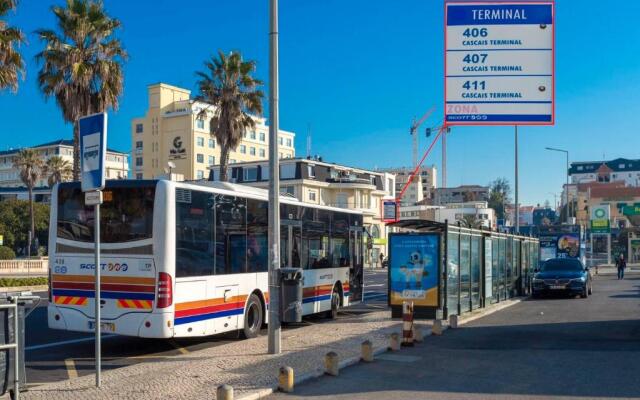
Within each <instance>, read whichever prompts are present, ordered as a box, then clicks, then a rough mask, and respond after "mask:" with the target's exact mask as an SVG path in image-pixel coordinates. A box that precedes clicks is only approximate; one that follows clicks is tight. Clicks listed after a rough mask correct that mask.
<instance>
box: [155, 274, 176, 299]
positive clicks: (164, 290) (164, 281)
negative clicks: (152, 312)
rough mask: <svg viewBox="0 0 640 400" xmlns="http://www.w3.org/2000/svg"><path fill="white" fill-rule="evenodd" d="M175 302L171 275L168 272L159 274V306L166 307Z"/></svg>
mask: <svg viewBox="0 0 640 400" xmlns="http://www.w3.org/2000/svg"><path fill="white" fill-rule="evenodd" d="M171 304H173V287H172V285H171V275H169V274H167V273H166V272H160V273H159V274H158V303H157V308H166V307H169V306H170V305H171Z"/></svg>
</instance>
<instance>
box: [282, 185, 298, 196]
mask: <svg viewBox="0 0 640 400" xmlns="http://www.w3.org/2000/svg"><path fill="white" fill-rule="evenodd" d="M280 193H285V194H290V195H291V196H295V188H294V187H293V186H280Z"/></svg>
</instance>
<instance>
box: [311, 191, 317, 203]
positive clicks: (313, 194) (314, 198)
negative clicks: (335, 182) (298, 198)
mask: <svg viewBox="0 0 640 400" xmlns="http://www.w3.org/2000/svg"><path fill="white" fill-rule="evenodd" d="M317 195H318V194H317V193H316V191H315V190H309V201H313V202H315V201H317V200H316V198H317Z"/></svg>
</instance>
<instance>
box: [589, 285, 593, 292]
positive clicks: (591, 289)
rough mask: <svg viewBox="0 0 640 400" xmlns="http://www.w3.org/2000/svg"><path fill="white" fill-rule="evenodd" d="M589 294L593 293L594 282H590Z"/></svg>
mask: <svg viewBox="0 0 640 400" xmlns="http://www.w3.org/2000/svg"><path fill="white" fill-rule="evenodd" d="M589 294H593V283H590V284H589Z"/></svg>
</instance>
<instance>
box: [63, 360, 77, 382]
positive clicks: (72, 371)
mask: <svg viewBox="0 0 640 400" xmlns="http://www.w3.org/2000/svg"><path fill="white" fill-rule="evenodd" d="M64 365H65V367H67V374H69V379H73V378H77V377H78V371H77V370H76V363H75V361H73V359H71V358H67V359H66V360H64Z"/></svg>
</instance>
